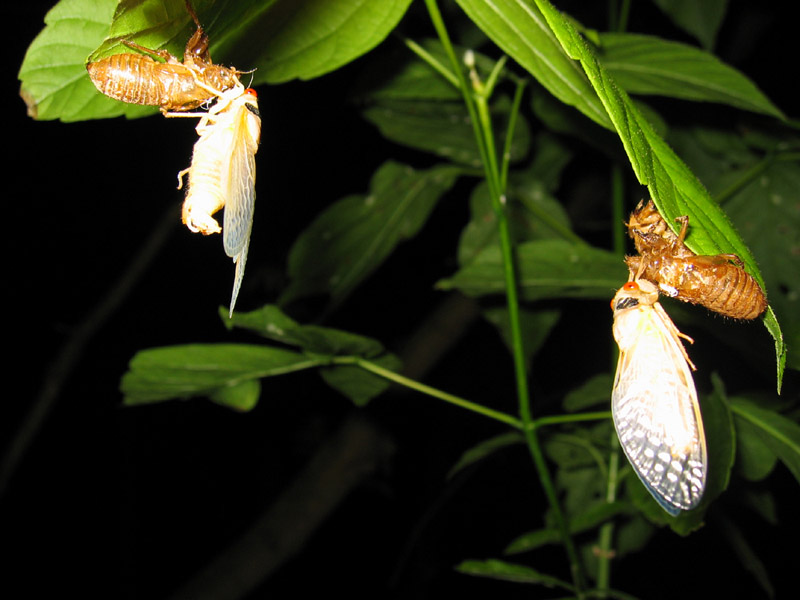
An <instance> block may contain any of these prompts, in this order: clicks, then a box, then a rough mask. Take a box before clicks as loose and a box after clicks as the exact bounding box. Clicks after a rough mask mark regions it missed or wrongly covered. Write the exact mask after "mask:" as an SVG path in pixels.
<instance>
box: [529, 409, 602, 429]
mask: <svg viewBox="0 0 800 600" xmlns="http://www.w3.org/2000/svg"><path fill="white" fill-rule="evenodd" d="M610 418H611V411H608V410H604V411H600V412H590V413H578V414H575V415H552V416H550V417H541V418H539V419H536V420H535V421H533V422H532V423H531V424H530V425H531V427H533V428H534V429H539V428H540V427H546V426H547V425H561V424H563V423H579V422H582V421H605V420H606V419H610Z"/></svg>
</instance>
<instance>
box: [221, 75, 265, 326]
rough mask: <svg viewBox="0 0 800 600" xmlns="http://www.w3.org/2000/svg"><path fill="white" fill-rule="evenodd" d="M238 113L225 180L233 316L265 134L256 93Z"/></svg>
mask: <svg viewBox="0 0 800 600" xmlns="http://www.w3.org/2000/svg"><path fill="white" fill-rule="evenodd" d="M230 110H231V111H233V112H234V117H233V118H234V119H235V122H234V131H233V139H232V144H231V154H230V163H229V168H228V169H227V171H226V173H225V176H224V179H223V190H225V191H226V202H225V217H224V221H223V227H222V235H223V244H224V247H225V254H227V255H228V256H230V257H231V258H233V262H234V263H235V264H236V273H235V275H234V281H233V292H232V294H231V307H230V315H231V316H232V315H233V309H234V306H235V305H236V298H237V297H238V296H239V289H240V288H241V285H242V279H243V278H244V267H245V263H246V262H247V249H248V247H249V245H250V231H251V229H252V226H253V209H254V205H255V198H256V193H255V181H256V162H255V154H256V151H257V150H258V142H259V136H260V133H261V118H260V117H259V116H258V104H257V101H256V98H255V93H254V92H251V91H250V90H248V91H247V92H245V94H244V95H243V96H242V97H241V98H240V99H239V100H237V101H236V102H234V105H233V106H232V107H231V108H230Z"/></svg>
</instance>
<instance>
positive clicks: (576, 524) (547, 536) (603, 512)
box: [503, 502, 634, 554]
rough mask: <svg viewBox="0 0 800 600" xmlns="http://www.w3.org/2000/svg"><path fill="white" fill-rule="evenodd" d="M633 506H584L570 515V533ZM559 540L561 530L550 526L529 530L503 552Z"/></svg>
mask: <svg viewBox="0 0 800 600" xmlns="http://www.w3.org/2000/svg"><path fill="white" fill-rule="evenodd" d="M633 513H634V510H633V507H632V506H631V505H630V504H629V503H628V502H598V503H596V504H594V505H590V506H588V507H586V508H585V509H584V510H583V511H581V512H580V513H577V514H575V515H570V518H569V532H570V534H572V535H575V534H577V533H583V532H584V531H590V530H592V529H595V528H596V527H598V526H599V525H602V524H603V523H606V522H607V521H610V520H611V519H613V518H614V517H617V516H619V515H631V514H633ZM560 542H561V532H560V531H559V530H558V529H556V528H554V527H552V528H550V527H548V528H544V529H539V530H536V531H531V532H529V533H526V534H524V535H521V536H519V537H518V538H516V539H515V540H514V541H512V542H511V543H510V544H509V545H508V546H507V547H506V549H505V550H504V551H503V553H504V554H520V553H521V552H528V551H529V550H534V549H536V548H539V547H541V546H545V545H549V544H557V543H560Z"/></svg>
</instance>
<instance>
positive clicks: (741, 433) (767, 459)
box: [734, 415, 778, 481]
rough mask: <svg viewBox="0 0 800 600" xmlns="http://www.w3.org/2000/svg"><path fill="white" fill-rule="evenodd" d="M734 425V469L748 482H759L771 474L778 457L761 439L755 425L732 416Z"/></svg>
mask: <svg viewBox="0 0 800 600" xmlns="http://www.w3.org/2000/svg"><path fill="white" fill-rule="evenodd" d="M734 423H735V424H736V468H737V470H738V471H739V472H740V473H741V474H742V477H744V478H745V479H747V480H748V481H761V480H762V479H764V478H765V477H766V476H767V475H769V474H770V473H772V470H773V469H774V468H775V465H776V464H777V462H778V456H777V455H776V454H775V453H774V452H773V451H772V450H771V449H770V447H769V446H767V444H765V443H764V441H763V440H762V439H761V434H760V432H759V429H758V427H757V426H756V425H754V424H752V423H750V421H748V420H746V419H743V418H742V417H740V416H739V415H734Z"/></svg>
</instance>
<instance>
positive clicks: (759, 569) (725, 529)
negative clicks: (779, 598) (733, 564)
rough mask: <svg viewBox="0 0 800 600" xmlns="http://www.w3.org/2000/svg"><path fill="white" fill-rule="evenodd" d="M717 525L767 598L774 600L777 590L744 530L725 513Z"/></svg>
mask: <svg viewBox="0 0 800 600" xmlns="http://www.w3.org/2000/svg"><path fill="white" fill-rule="evenodd" d="M715 524H716V525H717V527H718V528H719V530H720V532H721V533H722V535H723V537H724V539H725V540H726V541H727V546H728V547H729V548H730V549H731V550H732V551H733V553H734V554H736V556H737V558H738V559H739V563H740V564H741V565H742V567H743V568H744V569H747V570H748V571H750V573H752V575H753V577H754V578H755V580H756V581H758V583H759V585H760V586H761V589H763V590H764V592H766V595H767V598H774V597H775V588H774V586H773V585H772V582H771V581H770V578H769V571H768V570H767V568H766V566H765V565H764V563H763V562H762V561H761V557H760V556H759V555H758V552H756V551H755V550H754V549H753V547H752V546H751V545H750V543H749V542H748V541H747V538H746V537H745V536H744V533H742V530H741V529H740V528H739V527H738V526H737V525H736V523H734V522H733V521H731V520H730V519H728V518H727V516H726V515H725V514H724V513H723V514H721V515H719V516H718V517H717V519H716V520H715Z"/></svg>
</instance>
